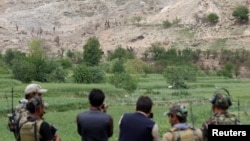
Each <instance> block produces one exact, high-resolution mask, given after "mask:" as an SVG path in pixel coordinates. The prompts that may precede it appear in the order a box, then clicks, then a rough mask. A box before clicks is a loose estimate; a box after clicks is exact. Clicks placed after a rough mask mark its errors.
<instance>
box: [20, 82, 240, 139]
mask: <svg viewBox="0 0 250 141" xmlns="http://www.w3.org/2000/svg"><path fill="white" fill-rule="evenodd" d="M46 92H47V89H42V88H41V86H40V85H38V84H30V85H28V86H27V87H26V89H25V99H24V100H21V101H20V105H19V108H17V109H19V111H22V112H19V113H20V114H19V115H22V116H20V118H19V119H18V120H19V123H18V125H19V126H18V129H19V130H18V131H19V132H18V133H19V135H18V136H17V137H18V139H19V141H61V138H60V137H59V136H58V135H57V134H56V133H55V132H56V130H55V129H54V130H52V129H53V128H52V127H51V126H50V125H49V124H48V123H47V122H46V121H44V119H43V115H44V113H45V112H44V107H45V106H46V103H44V101H43V100H42V94H43V93H46ZM88 100H89V103H90V109H89V110H87V111H84V112H81V113H79V114H77V116H76V125H77V132H78V134H79V135H80V136H81V141H108V139H109V138H110V137H112V135H113V129H114V121H113V117H112V116H111V115H110V114H107V110H108V105H107V104H105V94H104V92H103V91H102V90H101V89H97V88H93V89H92V90H91V91H90V93H89V95H88ZM210 102H211V104H212V111H213V116H212V117H210V118H209V119H208V120H207V121H205V122H204V123H203V124H202V126H201V128H195V127H193V126H192V125H190V124H188V123H187V116H188V111H187V109H186V106H185V105H183V104H179V103H176V104H173V105H172V106H171V107H170V108H169V110H168V111H167V112H166V113H164V115H166V116H167V117H168V121H169V123H170V125H171V128H170V129H169V130H167V131H166V133H164V135H163V137H162V138H161V137H160V134H159V128H158V125H157V123H156V122H155V121H153V119H152V118H153V111H152V107H153V102H152V100H151V99H150V97H148V96H140V97H139V98H138V99H137V102H136V108H135V112H132V113H125V114H123V115H122V116H121V118H120V120H119V124H118V125H119V138H118V140H119V141H160V140H162V141H207V138H208V126H209V125H232V124H234V125H237V124H240V121H239V120H238V119H237V117H236V116H235V115H233V114H230V113H229V112H228V108H229V107H230V106H231V105H232V102H231V99H230V96H229V92H228V91H227V90H226V89H220V90H219V91H216V92H215V93H214V95H213V97H212V98H211V99H210ZM20 109H21V110H20Z"/></svg>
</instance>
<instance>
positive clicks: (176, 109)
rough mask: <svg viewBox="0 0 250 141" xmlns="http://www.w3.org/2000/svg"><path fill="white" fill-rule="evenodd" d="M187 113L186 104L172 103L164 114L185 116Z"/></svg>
mask: <svg viewBox="0 0 250 141" xmlns="http://www.w3.org/2000/svg"><path fill="white" fill-rule="evenodd" d="M187 113H188V112H187V109H186V106H184V105H182V104H174V105H173V106H172V107H171V108H169V111H168V112H166V113H165V115H171V114H175V115H176V116H179V117H186V116H187Z"/></svg>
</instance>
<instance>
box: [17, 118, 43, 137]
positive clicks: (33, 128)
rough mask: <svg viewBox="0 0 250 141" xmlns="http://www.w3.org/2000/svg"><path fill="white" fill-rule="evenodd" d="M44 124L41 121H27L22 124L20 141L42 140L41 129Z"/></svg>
mask: <svg viewBox="0 0 250 141" xmlns="http://www.w3.org/2000/svg"><path fill="white" fill-rule="evenodd" d="M42 123H43V120H41V119H38V120H37V119H35V120H32V121H30V120H26V121H24V122H23V121H21V122H20V127H19V128H20V131H19V133H20V141H39V140H40V138H41V135H40V127H41V124H42Z"/></svg>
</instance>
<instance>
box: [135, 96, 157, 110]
mask: <svg viewBox="0 0 250 141" xmlns="http://www.w3.org/2000/svg"><path fill="white" fill-rule="evenodd" d="M152 106H153V102H152V100H151V99H150V98H149V97H148V96H140V97H139V98H138V100H137V102H136V111H142V112H144V113H149V112H150V111H151V109H152Z"/></svg>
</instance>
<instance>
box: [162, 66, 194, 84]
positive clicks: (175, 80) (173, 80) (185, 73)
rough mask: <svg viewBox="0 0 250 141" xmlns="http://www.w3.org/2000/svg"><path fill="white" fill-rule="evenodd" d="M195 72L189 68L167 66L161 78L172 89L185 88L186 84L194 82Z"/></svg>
mask: <svg viewBox="0 0 250 141" xmlns="http://www.w3.org/2000/svg"><path fill="white" fill-rule="evenodd" d="M196 74H197V70H196V69H195V68H193V67H190V66H168V67H166V68H165V69H164V71H163V76H164V78H165V79H166V81H167V82H168V84H170V85H172V86H173V88H176V89H180V88H187V85H186V82H195V81H196Z"/></svg>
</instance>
